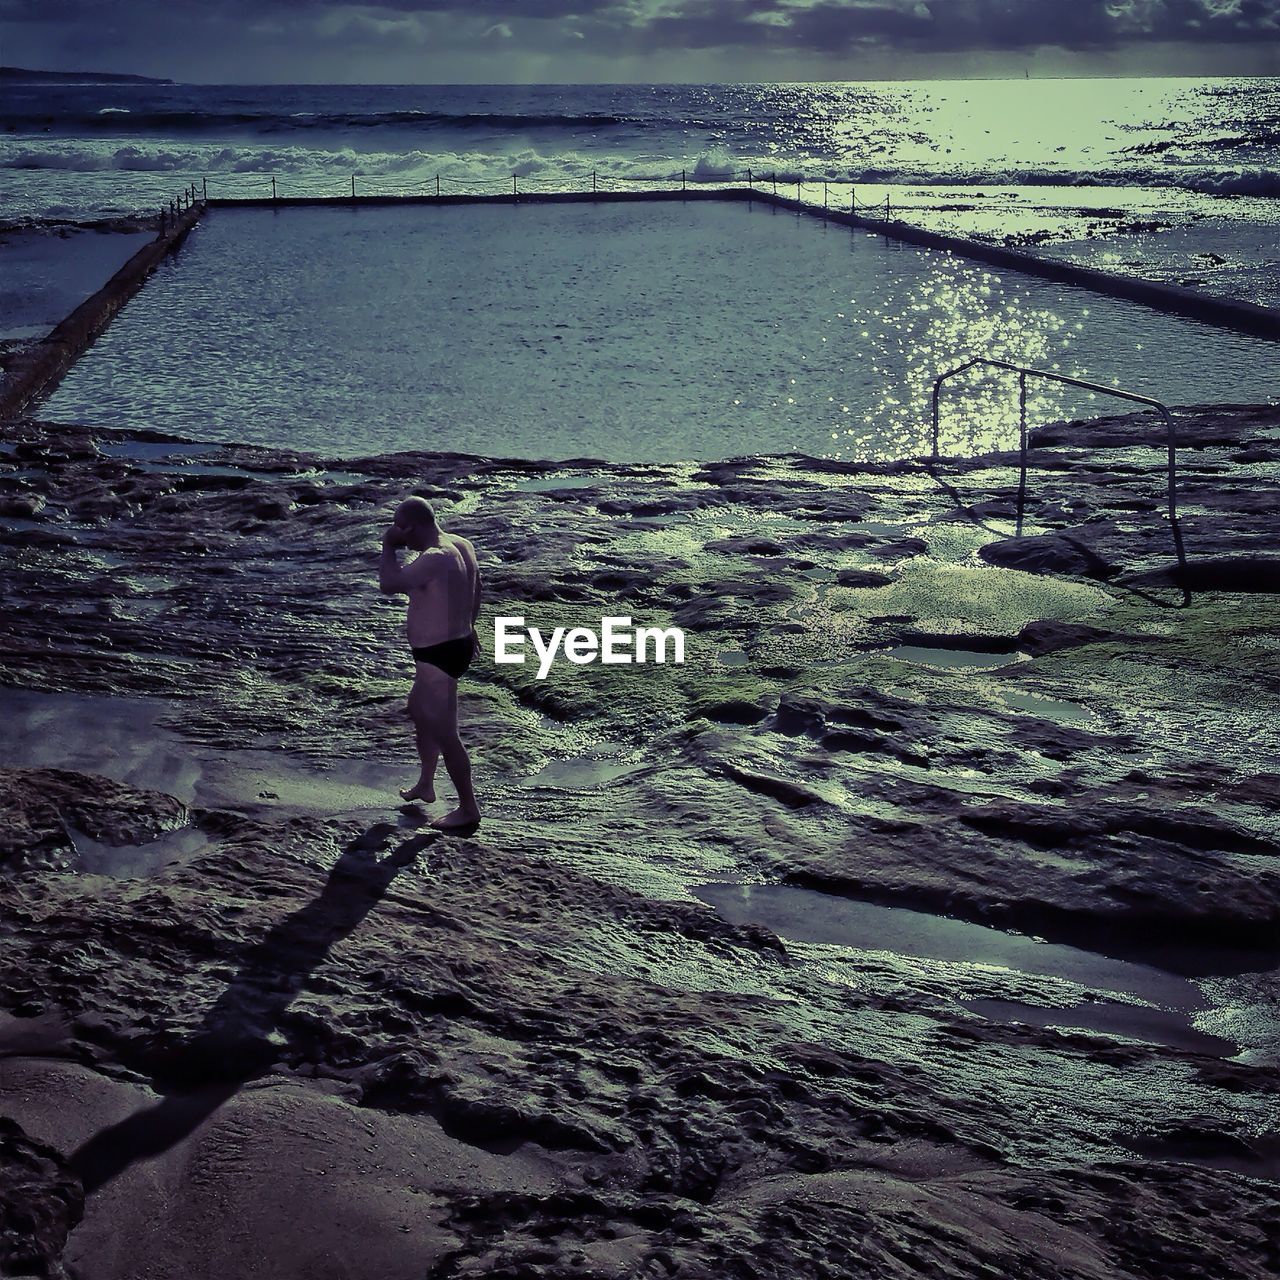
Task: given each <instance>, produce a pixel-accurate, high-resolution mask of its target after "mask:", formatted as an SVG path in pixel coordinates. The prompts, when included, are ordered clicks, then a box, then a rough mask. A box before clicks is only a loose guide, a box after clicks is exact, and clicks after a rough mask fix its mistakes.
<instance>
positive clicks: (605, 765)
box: [520, 756, 641, 791]
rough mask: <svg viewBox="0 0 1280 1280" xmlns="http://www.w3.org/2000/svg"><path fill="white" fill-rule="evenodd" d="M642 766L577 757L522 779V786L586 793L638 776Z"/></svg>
mask: <svg viewBox="0 0 1280 1280" xmlns="http://www.w3.org/2000/svg"><path fill="white" fill-rule="evenodd" d="M640 768H641V766H640V765H638V764H635V763H628V762H627V761H625V760H601V759H599V758H597V757H594V756H576V757H572V758H570V759H568V760H552V761H550V762H549V763H547V764H545V765H543V767H542V768H541V769H539V770H538V772H537V773H535V774H533V775H531V776H530V777H528V778H522V779H521V780H520V785H521V786H522V787H550V788H553V789H555V790H559V791H585V790H590V789H591V788H592V787H599V786H603V785H604V784H605V783H606V782H612V781H613V780H614V778H621V777H623V776H624V775H625V774H628V773H635V772H636V771H637V770H638V769H640Z"/></svg>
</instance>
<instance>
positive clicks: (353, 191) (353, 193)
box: [351, 173, 356, 200]
mask: <svg viewBox="0 0 1280 1280" xmlns="http://www.w3.org/2000/svg"><path fill="white" fill-rule="evenodd" d="M351 198H352V199H353V200H354V199H355V198H356V175H355V174H354V173H353V174H352V175H351Z"/></svg>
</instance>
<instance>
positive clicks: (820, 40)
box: [0, 0, 1280, 83]
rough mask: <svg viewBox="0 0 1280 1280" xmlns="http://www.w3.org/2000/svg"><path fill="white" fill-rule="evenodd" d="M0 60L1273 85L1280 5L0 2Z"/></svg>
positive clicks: (431, 73)
mask: <svg viewBox="0 0 1280 1280" xmlns="http://www.w3.org/2000/svg"><path fill="white" fill-rule="evenodd" d="M0 62H4V63H6V64H9V65H17V66H28V67H47V68H51V69H81V68H93V69H98V70H116V71H130V72H136V73H141V74H144V75H157V76H168V77H171V78H174V79H180V80H195V81H221V82H272V81H295V82H328V81H346V82H367V83H379V82H391V83H431V82H434V83H454V82H473V83H475V82H478V83H508V82H570V83H572V82H579V83H582V82H599V81H604V82H610V81H618V82H621V81H651V82H667V81H672V82H674V81H723V80H857V79H870V78H882V77H889V78H897V77H911V76H947V75H1021V74H1022V72H1023V70H1024V68H1025V69H1028V70H1030V71H1031V72H1032V74H1037V75H1062V74H1067V75H1070V74H1095V73H1097V74H1129V75H1135V74H1165V73H1167V74H1213V75H1216V74H1236V73H1238V74H1264V75H1265V74H1277V73H1280V0H384V2H383V3H374V4H351V3H343V2H341V0H0Z"/></svg>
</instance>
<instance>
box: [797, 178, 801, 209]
mask: <svg viewBox="0 0 1280 1280" xmlns="http://www.w3.org/2000/svg"><path fill="white" fill-rule="evenodd" d="M799 203H800V179H799V178H797V179H796V204H799Z"/></svg>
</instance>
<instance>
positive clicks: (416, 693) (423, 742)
mask: <svg viewBox="0 0 1280 1280" xmlns="http://www.w3.org/2000/svg"><path fill="white" fill-rule="evenodd" d="M408 712H409V719H410V720H412V721H413V736H414V739H415V741H416V742H417V744H418V757H419V759H420V760H421V761H422V771H421V773H420V774H419V775H418V781H417V782H415V783H414V784H413V786H411V787H408V788H406V789H405V790H403V791H401V792H400V795H401V798H402V799H404V800H421V801H423V803H425V804H432V803H433V802H434V801H435V798H436V785H435V784H436V762H437V761H438V760H439V759H440V750H439V748H438V747H437V746H436V740H435V735H434V734H433V733H432V727H433V717H432V711H431V697H430V693H429V691H428V689H427V688H426V686H425V682H424V681H423V679H422V677H415V679H414V682H413V688H412V689H411V690H410V691H409V705H408Z"/></svg>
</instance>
